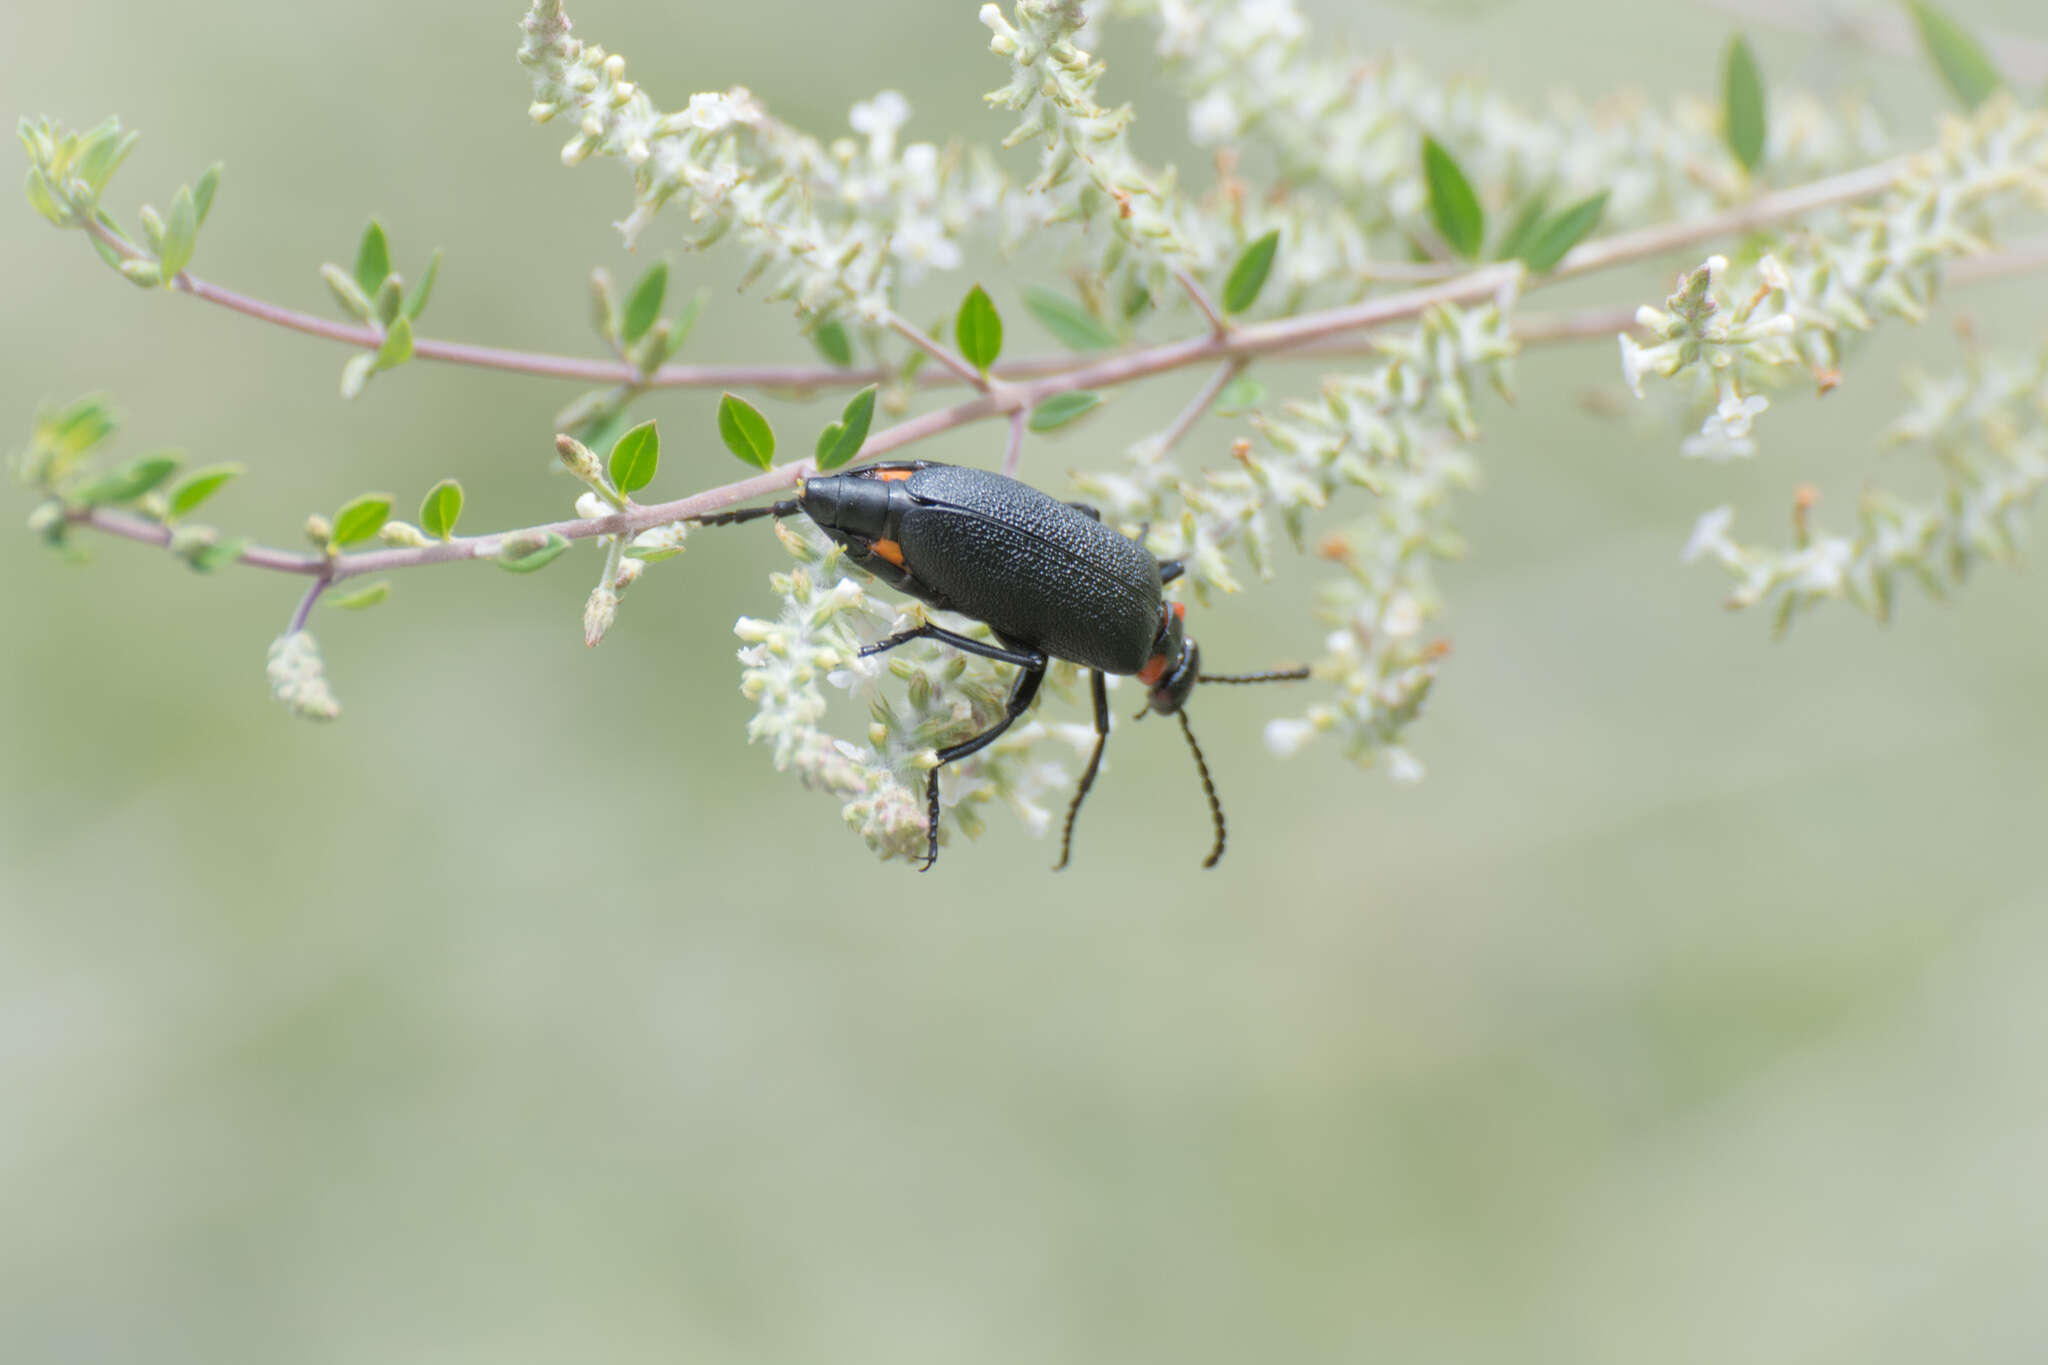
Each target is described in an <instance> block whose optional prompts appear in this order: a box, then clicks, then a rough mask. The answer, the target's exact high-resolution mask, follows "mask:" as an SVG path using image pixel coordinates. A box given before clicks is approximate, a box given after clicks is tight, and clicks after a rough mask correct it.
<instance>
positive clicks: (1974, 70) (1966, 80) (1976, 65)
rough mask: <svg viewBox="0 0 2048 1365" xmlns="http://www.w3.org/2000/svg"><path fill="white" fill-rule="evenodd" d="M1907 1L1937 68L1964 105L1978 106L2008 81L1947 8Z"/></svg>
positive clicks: (1981, 46) (1921, 0) (1972, 107)
mask: <svg viewBox="0 0 2048 1365" xmlns="http://www.w3.org/2000/svg"><path fill="white" fill-rule="evenodd" d="M1908 5H1909V7H1910V8H1911V9H1912V11H1913V22H1914V23H1916V24H1917V25H1919V28H1920V42H1921V44H1922V45H1923V46H1925V47H1926V49H1927V55H1928V57H1930V58H1931V59H1932V60H1933V62H1934V69H1935V70H1936V71H1939V72H1940V73H1941V79H1942V80H1943V81H1944V82H1946V83H1947V85H1948V88H1949V90H1950V92H1951V93H1953V94H1954V95H1955V97H1956V99H1957V100H1958V101H1959V102H1960V103H1961V104H1962V106H1963V108H1965V109H1975V108H1976V107H1977V106H1978V105H1980V104H1982V103H1983V102H1984V101H1985V100H1986V99H1987V98H1988V97H1989V96H1990V94H1991V92H1992V91H1994V90H1996V89H1998V87H1999V86H2001V85H2003V84H2005V80H2004V78H2003V77H2001V76H2000V75H1999V74H1998V68H1997V67H1995V66H1993V65H1992V64H1991V59H1990V58H1989V57H1987V56H1985V55H1984V47H1983V45H1982V44H1981V43H1979V42H1978V41H1977V40H1976V38H1975V37H1973V36H1971V33H1970V30H1968V29H1966V28H1964V27H1963V26H1962V25H1961V24H1959V23H1957V22H1956V21H1955V20H1954V19H1952V18H1950V17H1949V14H1948V12H1947V11H1946V10H1944V9H1942V8H1941V7H1940V6H1938V5H1934V4H1930V3H1928V0H1908Z"/></svg>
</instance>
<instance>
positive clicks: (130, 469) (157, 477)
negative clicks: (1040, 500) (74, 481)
mask: <svg viewBox="0 0 2048 1365" xmlns="http://www.w3.org/2000/svg"><path fill="white" fill-rule="evenodd" d="M177 472H178V457H177V456H175V455H170V454H164V455H144V456H143V457H142V458H140V459H137V460H130V461H129V462H128V463H127V464H124V465H122V466H121V467H120V468H119V469H115V470H111V471H109V472H107V473H105V474H102V475H100V476H99V477H98V478H96V479H92V480H90V481H88V482H87V483H85V484H83V485H81V486H80V487H79V488H78V489H77V490H76V491H75V492H73V493H72V495H71V496H72V497H73V498H74V499H75V500H76V501H78V502H82V503H90V504H92V505H93V506H99V505H100V504H102V503H117V502H133V501H135V499H137V498H139V497H141V496H142V495H143V494H144V493H147V492H149V491H150V490H152V489H154V488H155V487H156V486H157V485H158V484H160V483H162V482H163V481H164V480H165V479H168V478H170V477H171V475H173V474H175V473H177Z"/></svg>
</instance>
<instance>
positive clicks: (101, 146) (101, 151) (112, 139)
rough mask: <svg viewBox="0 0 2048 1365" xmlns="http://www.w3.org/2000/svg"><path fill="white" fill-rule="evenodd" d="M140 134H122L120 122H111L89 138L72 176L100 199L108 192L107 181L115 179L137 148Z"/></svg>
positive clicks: (103, 125)
mask: <svg viewBox="0 0 2048 1365" xmlns="http://www.w3.org/2000/svg"><path fill="white" fill-rule="evenodd" d="M141 136H142V134H140V133H129V134H128V135H127V136H125V137H123V136H122V135H121V125H120V123H119V121H118V120H115V119H108V120H107V121H106V122H105V123H102V124H101V125H100V126H99V127H97V128H95V129H93V130H92V132H91V133H89V134H87V136H86V143H85V146H84V147H83V148H82V149H81V150H80V151H79V153H78V161H77V163H76V164H75V165H74V166H73V167H72V168H71V174H72V175H74V176H76V177H77V178H78V179H80V180H83V181H84V182H85V183H86V184H88V185H90V186H92V190H93V195H94V197H95V198H97V197H98V195H99V193H100V191H102V190H104V189H106V187H107V182H108V181H109V180H111V179H113V178H114V172H115V171H117V170H119V169H120V168H121V163H122V162H123V161H126V160H127V159H128V153H129V152H131V151H133V150H134V149H135V141H136V139H137V138H139V137H141Z"/></svg>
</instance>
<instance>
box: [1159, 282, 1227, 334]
mask: <svg viewBox="0 0 2048 1365" xmlns="http://www.w3.org/2000/svg"><path fill="white" fill-rule="evenodd" d="M1173 278H1174V282H1175V283H1177V284H1179V285H1180V287H1181V288H1182V289H1184V290H1186V291H1187V296H1188V297H1189V298H1191V299H1193V300H1194V301H1195V307H1197V308H1199V309H1201V310H1202V316H1203V317H1205V318H1207V319H1208V320H1209V330H1210V331H1211V332H1212V333H1214V334H1215V335H1217V336H1219V337H1220V336H1223V335H1224V334H1226V333H1227V332H1229V331H1230V324H1229V323H1227V322H1225V321H1224V320H1223V314H1221V313H1219V312H1217V311H1216V304H1215V301H1214V300H1212V299H1211V298H1210V297H1209V292H1208V291H1207V290H1205V289H1203V288H1202V285H1201V282H1200V281H1198V280H1197V279H1196V278H1195V277H1194V276H1193V275H1190V274H1189V273H1188V272H1187V271H1186V269H1184V268H1183V269H1180V270H1176V271H1174V272H1173Z"/></svg>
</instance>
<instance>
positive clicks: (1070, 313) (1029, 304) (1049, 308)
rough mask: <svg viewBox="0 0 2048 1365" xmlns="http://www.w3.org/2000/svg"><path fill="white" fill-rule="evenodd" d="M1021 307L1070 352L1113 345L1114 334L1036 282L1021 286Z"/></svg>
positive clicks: (1057, 294)
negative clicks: (1022, 298)
mask: <svg viewBox="0 0 2048 1365" xmlns="http://www.w3.org/2000/svg"><path fill="white" fill-rule="evenodd" d="M1024 307H1025V308H1026V309H1027V310H1029V311H1030V313H1031V316H1032V317H1035V318H1037V319H1038V321H1039V323H1040V324H1041V325H1042V326H1043V327H1044V328H1045V330H1046V331H1048V332H1051V333H1052V335H1053V339H1054V340H1055V341H1057V342H1059V343H1060V345H1062V346H1065V347H1067V348H1068V349H1069V350H1074V351H1104V350H1108V349H1109V348H1110V347H1112V346H1114V345H1116V334H1115V333H1114V332H1112V331H1110V330H1109V329H1108V328H1107V327H1104V326H1103V325H1102V324H1101V323H1100V322H1098V321H1097V320H1096V318H1095V315H1094V314H1092V313H1090V312H1089V311H1088V310H1087V309H1086V308H1084V307H1082V306H1081V304H1079V303H1077V302H1075V301H1074V300H1073V299H1071V298H1068V297H1067V296H1066V295H1065V294H1062V293H1060V292H1059V291H1058V290H1054V289H1047V288H1046V287H1045V286H1044V285H1040V284H1027V285H1025V286H1024Z"/></svg>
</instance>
